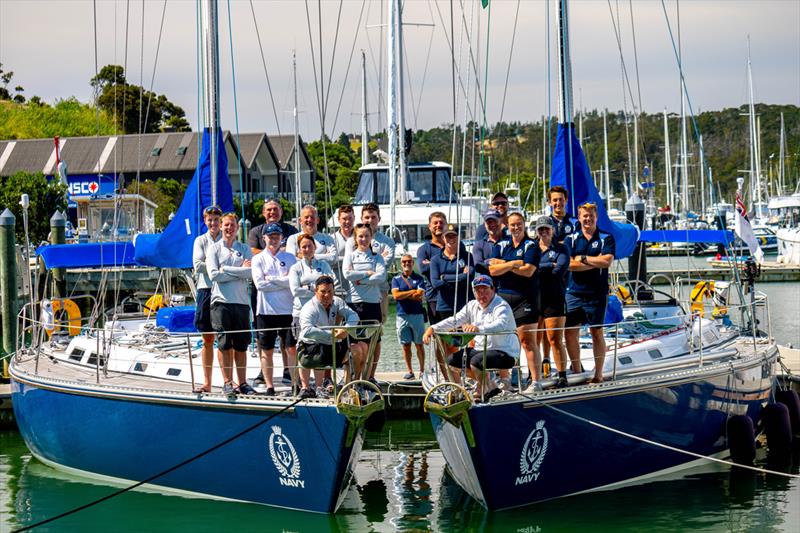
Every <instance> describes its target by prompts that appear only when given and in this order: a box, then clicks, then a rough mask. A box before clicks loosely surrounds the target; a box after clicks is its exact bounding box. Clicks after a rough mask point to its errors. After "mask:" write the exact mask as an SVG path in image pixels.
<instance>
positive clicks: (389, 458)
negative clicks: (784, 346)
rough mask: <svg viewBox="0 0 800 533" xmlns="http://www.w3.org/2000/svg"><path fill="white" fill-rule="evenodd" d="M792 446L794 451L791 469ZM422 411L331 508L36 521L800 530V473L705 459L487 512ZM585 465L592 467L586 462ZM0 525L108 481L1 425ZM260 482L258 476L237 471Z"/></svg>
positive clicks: (167, 501) (119, 525)
mask: <svg viewBox="0 0 800 533" xmlns="http://www.w3.org/2000/svg"><path fill="white" fill-rule="evenodd" d="M798 461H800V457H796V458H795V466H794V467H793V470H792V471H793V472H794V473H797V472H798V469H797V464H798ZM444 466H445V465H444V459H443V458H442V455H441V453H440V452H439V450H438V448H437V445H436V441H435V439H434V437H433V434H432V432H431V429H430V424H429V423H428V421H427V420H401V421H393V422H390V423H388V424H387V425H386V426H385V427H384V430H383V432H381V433H380V434H370V435H369V437H368V440H367V443H366V446H365V450H364V452H363V453H362V455H361V459H360V461H359V463H358V467H357V470H356V482H355V483H354V484H353V485H352V486H351V487H350V489H349V492H348V494H347V497H346V500H345V502H344V504H343V506H342V508H341V509H340V511H339V512H338V513H337V514H336V515H332V516H326V515H315V514H309V513H301V512H296V511H283V510H277V509H270V508H267V507H262V506H257V505H248V504H236V503H227V502H218V501H210V500H202V499H188V498H182V497H179V496H163V495H159V494H155V493H144V492H129V493H125V494H123V495H121V496H118V497H116V498H113V499H111V500H109V501H106V502H103V503H101V504H99V505H97V506H95V507H93V508H90V509H87V510H84V511H82V512H79V513H77V514H74V515H71V516H69V517H66V518H64V519H61V520H59V521H57V522H53V523H51V524H49V525H48V526H45V527H43V528H41V529H37V531H86V532H90V531H103V532H105V531H120V532H126V531H130V532H141V531H148V532H157V531H165V532H167V531H168V532H175V531H192V532H195V533H196V532H205V531H209V532H216V531H226V530H231V529H232V528H233V529H241V530H245V531H287V532H295V531H296V532H305V531H308V532H315V533H316V532H324V531H396V530H400V531H428V530H432V531H512V532H519V533H535V532H538V531H564V530H592V531H638V530H650V531H680V530H685V529H692V530H701V531H743V530H745V531H759V532H764V531H798V529H800V482H799V481H798V480H797V479H792V480H787V479H786V478H783V477H778V476H775V475H760V474H751V473H745V474H744V475H735V476H734V475H732V474H731V472H729V471H728V470H727V469H724V468H717V467H708V468H703V469H697V470H692V471H687V472H686V473H685V474H684V475H683V477H680V478H676V479H665V480H661V481H658V482H654V483H650V484H647V485H641V486H637V487H629V488H624V489H619V490H616V491H609V492H601V493H594V494H588V495H583V496H575V497H571V498H565V499H560V500H556V501H554V502H552V503H547V504H540V505H535V506H529V507H527V508H523V509H517V510H512V511H505V512H499V513H490V512H487V511H485V510H484V509H483V508H481V507H480V506H479V505H478V504H477V503H475V502H474V501H473V500H471V499H470V498H469V496H467V495H466V494H465V493H464V492H463V491H462V490H461V489H460V488H459V487H458V486H457V485H455V483H454V482H453V481H451V480H450V478H449V477H448V476H447V475H446V474H445V471H444ZM587 475H591V474H590V473H588V472H587ZM0 477H1V478H2V485H1V486H0V531H9V530H11V529H13V528H14V527H20V526H22V525H25V524H31V523H34V522H36V521H39V520H42V519H44V518H47V517H50V516H53V515H55V514H58V513H61V512H63V511H65V510H67V509H70V508H74V507H77V506H79V505H82V504H85V503H87V502H89V501H92V500H95V499H97V498H101V497H103V496H104V495H106V494H108V493H109V492H111V491H113V490H115V489H113V488H110V487H107V486H103V485H98V484H94V483H93V482H91V481H89V480H87V479H84V478H80V477H75V476H71V475H67V474H63V473H61V472H58V471H56V470H53V469H51V468H49V467H47V466H44V465H43V464H41V463H39V462H38V461H36V460H35V459H33V458H31V456H30V454H29V453H28V451H27V449H26V448H25V444H24V443H23V441H22V439H21V437H20V436H19V434H18V433H16V432H0ZM243 482H249V483H258V480H243Z"/></svg>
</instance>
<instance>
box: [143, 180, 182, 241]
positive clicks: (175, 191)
mask: <svg viewBox="0 0 800 533" xmlns="http://www.w3.org/2000/svg"><path fill="white" fill-rule="evenodd" d="M138 190H139V194H141V195H142V196H144V197H145V198H147V199H148V200H150V201H152V202H155V204H156V205H157V206H158V207H156V212H155V219H156V228H160V229H163V228H165V227H166V226H167V224H169V215H170V214H171V213H174V212H176V211H177V210H178V206H179V205H180V204H181V202H182V201H183V195H184V194H185V193H186V185H184V184H182V183H180V182H179V181H177V180H174V179H167V178H158V179H157V180H156V181H152V180H144V181H142V182H141V183H139V189H138Z"/></svg>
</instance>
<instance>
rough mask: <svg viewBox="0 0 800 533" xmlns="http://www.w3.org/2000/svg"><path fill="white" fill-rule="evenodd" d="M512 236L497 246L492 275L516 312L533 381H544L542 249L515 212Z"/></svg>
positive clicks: (511, 218) (510, 225) (510, 221)
mask: <svg viewBox="0 0 800 533" xmlns="http://www.w3.org/2000/svg"><path fill="white" fill-rule="evenodd" d="M508 231H509V234H510V235H509V236H508V237H507V238H505V239H503V240H502V241H500V242H498V243H497V245H496V246H495V252H494V256H495V257H494V258H493V259H490V260H489V273H490V274H491V276H492V278H494V281H495V286H496V287H497V294H498V295H499V296H500V297H501V298H503V299H504V300H505V301H506V302H508V305H510V306H511V309H512V310H513V311H514V320H515V321H516V323H517V335H519V340H520V342H521V343H522V348H523V349H524V350H525V356H526V357H527V360H528V370H529V371H530V372H531V376H532V378H533V380H534V381H538V380H539V379H541V364H542V356H541V353H540V352H539V347H538V346H537V345H536V326H537V324H538V323H539V280H538V276H536V270H537V268H538V265H539V247H538V246H536V243H535V242H534V241H533V239H531V238H529V237H528V235H527V233H525V217H524V216H522V214H521V213H512V214H511V215H509V217H508Z"/></svg>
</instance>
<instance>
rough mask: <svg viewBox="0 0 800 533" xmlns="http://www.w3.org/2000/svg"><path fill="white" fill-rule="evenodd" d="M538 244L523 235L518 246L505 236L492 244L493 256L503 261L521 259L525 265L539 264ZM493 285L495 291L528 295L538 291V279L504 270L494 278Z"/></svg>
mask: <svg viewBox="0 0 800 533" xmlns="http://www.w3.org/2000/svg"><path fill="white" fill-rule="evenodd" d="M540 255H541V254H540V251H539V245H538V244H536V241H534V240H533V239H529V238H528V237H525V238H524V239H523V240H522V242H520V243H519V246H514V241H513V240H512V239H511V237H506V238H505V239H503V240H501V241H500V242H498V243H497V244H495V246H494V257H495V258H498V259H503V260H504V261H516V260H518V259H522V261H523V262H524V263H525V264H526V265H534V266H536V267H538V266H539V259H540ZM494 285H495V287H497V292H505V293H510V294H518V295H520V296H530V295H532V294H536V293H537V292H538V291H537V289H538V281H537V280H535V279H534V278H533V277H530V278H526V277H525V276H520V275H519V274H514V273H513V272H506V273H505V274H503V275H502V276H497V277H495V278H494Z"/></svg>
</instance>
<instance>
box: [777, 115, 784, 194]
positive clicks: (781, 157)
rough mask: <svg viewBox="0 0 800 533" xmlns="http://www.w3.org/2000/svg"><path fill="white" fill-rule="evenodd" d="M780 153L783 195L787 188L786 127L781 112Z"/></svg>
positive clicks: (779, 178)
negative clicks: (785, 181)
mask: <svg viewBox="0 0 800 533" xmlns="http://www.w3.org/2000/svg"><path fill="white" fill-rule="evenodd" d="M779 150H780V153H779V154H778V194H780V195H782V194H783V191H784V190H785V188H786V184H785V183H784V180H785V179H786V177H785V176H786V174H785V172H786V161H785V159H786V129H785V127H784V124H783V113H781V140H780V148H779Z"/></svg>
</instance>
